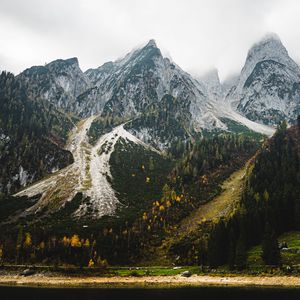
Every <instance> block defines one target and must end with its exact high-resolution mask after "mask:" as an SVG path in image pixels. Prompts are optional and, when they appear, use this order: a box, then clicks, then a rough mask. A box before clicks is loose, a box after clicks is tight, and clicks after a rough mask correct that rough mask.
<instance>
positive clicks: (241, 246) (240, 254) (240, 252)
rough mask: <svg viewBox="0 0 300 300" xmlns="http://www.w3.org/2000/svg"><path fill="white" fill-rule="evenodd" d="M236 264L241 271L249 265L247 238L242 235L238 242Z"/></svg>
mask: <svg viewBox="0 0 300 300" xmlns="http://www.w3.org/2000/svg"><path fill="white" fill-rule="evenodd" d="M235 264H236V266H237V268H238V269H239V270H242V269H244V268H245V267H246V264H247V252H246V242H245V237H244V236H243V235H240V237H239V239H238V241H237V245H236V254H235Z"/></svg>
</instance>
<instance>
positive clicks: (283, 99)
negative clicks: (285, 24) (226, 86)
mask: <svg viewBox="0 0 300 300" xmlns="http://www.w3.org/2000/svg"><path fill="white" fill-rule="evenodd" d="M226 102H228V103H230V104H231V106H232V107H233V108H234V109H235V110H237V111H238V112H240V113H241V114H243V115H244V116H246V117H247V118H249V119H250V120H253V121H257V122H261V123H265V124H268V125H275V124H278V122H279V121H282V120H284V119H286V120H288V121H289V122H293V121H295V119H296V118H297V116H298V115H299V113H300V68H299V66H298V65H297V64H296V63H295V62H294V61H293V60H292V59H291V58H290V56H289V54H288V52H287V50H286V48H285V47H284V46H283V44H282V43H281V41H280V39H279V38H278V37H277V36H275V35H268V36H266V37H265V38H264V39H263V40H261V41H260V42H259V43H257V44H255V45H254V46H253V47H252V48H251V49H250V50H249V52H248V55H247V58H246V62H245V65H244V67H243V69H242V71H241V74H240V76H239V79H238V81H237V83H236V84H235V86H233V87H232V88H231V90H230V91H229V93H228V94H227V96H226Z"/></svg>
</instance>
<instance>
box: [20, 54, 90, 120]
mask: <svg viewBox="0 0 300 300" xmlns="http://www.w3.org/2000/svg"><path fill="white" fill-rule="evenodd" d="M17 77H18V78H19V79H20V80H23V81H24V82H25V83H26V84H27V86H28V89H30V92H31V94H32V96H33V97H39V98H41V99H44V100H47V101H49V102H50V103H52V104H54V105H55V106H56V107H57V108H59V109H63V110H65V111H67V112H72V113H75V114H77V115H80V114H81V113H82V111H81V107H80V106H79V107H78V106H77V102H76V99H77V97H78V96H79V95H81V94H82V93H84V92H85V91H86V90H87V89H88V88H89V87H90V82H89V79H88V78H87V77H86V76H85V74H84V73H83V72H82V71H81V69H80V67H79V63H78V59H77V58H70V59H66V60H63V59H58V60H55V61H53V62H51V63H49V64H46V65H45V66H34V67H31V68H29V69H26V70H25V71H24V72H22V73H21V74H20V75H18V76H17Z"/></svg>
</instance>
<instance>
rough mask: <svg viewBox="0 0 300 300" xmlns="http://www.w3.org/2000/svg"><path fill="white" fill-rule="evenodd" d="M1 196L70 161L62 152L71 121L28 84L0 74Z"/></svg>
mask: <svg viewBox="0 0 300 300" xmlns="http://www.w3.org/2000/svg"><path fill="white" fill-rule="evenodd" d="M0 103H1V109H0V163H1V170H0V192H3V193H8V194H9V193H13V192H15V191H16V190H18V189H20V188H22V187H25V186H27V185H28V184H30V183H32V182H34V181H36V180H38V179H41V178H42V177H44V176H45V175H47V174H49V173H52V172H54V171H55V170H57V169H60V168H63V167H65V166H66V165H68V164H70V163H71V162H72V161H73V158H72V155H71V153H70V152H68V151H66V150H64V149H63V147H64V145H65V143H66V140H67V137H68V132H69V130H71V128H72V127H73V124H74V123H73V120H72V119H70V118H69V117H67V116H66V115H65V114H64V113H62V112H60V111H58V110H57V109H56V108H55V107H54V106H53V105H52V104H51V103H49V102H48V101H45V100H43V99H40V98H38V99H33V98H32V94H31V90H30V88H29V86H28V83H24V81H23V80H21V78H20V77H14V75H12V74H10V73H6V72H2V73H1V74H0Z"/></svg>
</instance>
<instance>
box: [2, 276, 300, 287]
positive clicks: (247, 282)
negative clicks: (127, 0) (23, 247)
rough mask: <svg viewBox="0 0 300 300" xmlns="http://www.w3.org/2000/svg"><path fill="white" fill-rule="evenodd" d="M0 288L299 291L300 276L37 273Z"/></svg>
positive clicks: (10, 279)
mask: <svg viewBox="0 0 300 300" xmlns="http://www.w3.org/2000/svg"><path fill="white" fill-rule="evenodd" d="M0 285H5V286H11V285H13V286H36V287H91V288H95V287H105V288H118V287H123V288H124V287H128V288H131V287H132V288H134V287H149V288H151V287H160V288H164V287H184V286H186V287H188V286H190V287H197V286H198V287H200V286H236V287H243V286H244V287H254V286H256V287H277V288H281V287H284V288H288V287H291V288H300V277H296V276H249V275H245V276H241V275H227V276H219V275H216V276H209V275H192V276H191V277H188V278H185V277H182V276H181V275H172V276H143V277H121V276H114V277H81V276H76V277H69V276H56V275H54V276H45V275H42V274H36V275H34V276H30V277H23V276H19V275H2V276H0Z"/></svg>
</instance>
